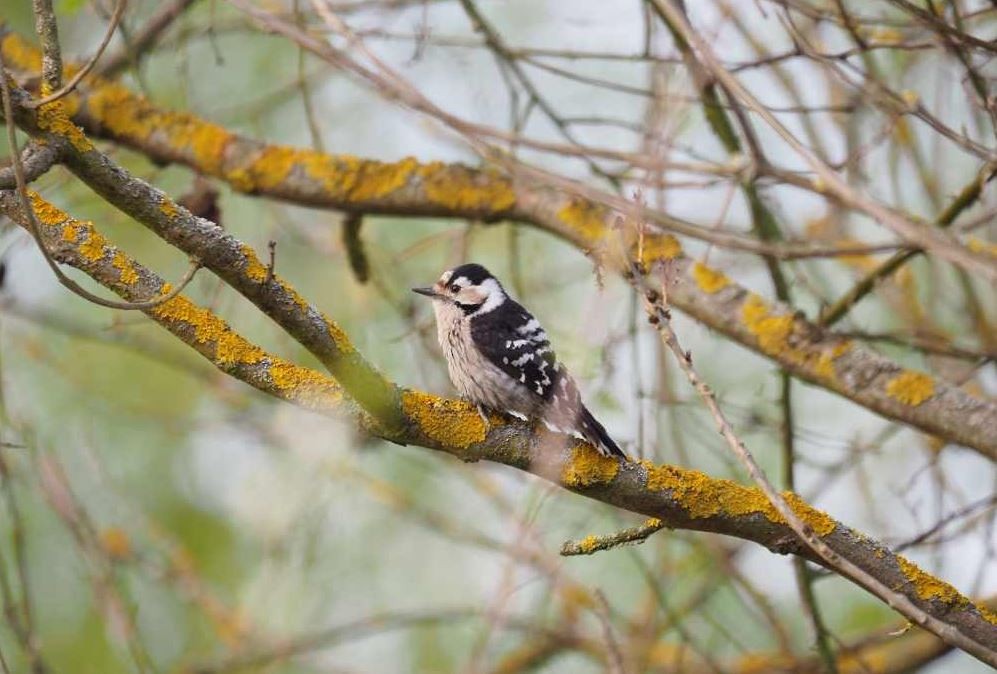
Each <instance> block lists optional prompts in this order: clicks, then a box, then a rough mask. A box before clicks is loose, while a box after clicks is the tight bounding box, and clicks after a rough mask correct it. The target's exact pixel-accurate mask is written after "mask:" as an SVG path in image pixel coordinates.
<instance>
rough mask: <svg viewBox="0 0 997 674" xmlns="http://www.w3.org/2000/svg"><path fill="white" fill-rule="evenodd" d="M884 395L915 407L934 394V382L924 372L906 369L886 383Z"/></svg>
mask: <svg viewBox="0 0 997 674" xmlns="http://www.w3.org/2000/svg"><path fill="white" fill-rule="evenodd" d="M886 395H888V396H890V397H891V398H893V399H894V400H897V401H899V402H901V403H903V404H904V405H910V406H911V407H917V406H918V405H920V404H921V403H923V402H924V401H925V400H927V399H928V398H930V397H931V396H933V395H935V382H934V380H933V379H932V378H931V377H929V376H928V375H926V374H922V373H920V372H912V371H909V370H908V371H906V372H901V373H900V374H899V375H897V376H896V377H894V378H893V379H891V380H890V381H888V382H887V383H886Z"/></svg>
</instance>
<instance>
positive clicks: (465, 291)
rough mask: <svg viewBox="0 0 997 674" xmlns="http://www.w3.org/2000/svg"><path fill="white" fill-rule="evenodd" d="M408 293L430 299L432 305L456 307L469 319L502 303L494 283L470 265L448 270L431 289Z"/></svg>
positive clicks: (486, 273) (502, 294) (481, 269)
mask: <svg viewBox="0 0 997 674" xmlns="http://www.w3.org/2000/svg"><path fill="white" fill-rule="evenodd" d="M412 292H415V293H419V294H420V295H425V296H426V297H431V298H432V299H433V301H434V302H442V303H444V304H452V305H456V306H457V307H459V308H460V309H461V310H462V311H463V312H464V313H465V314H466V315H469V316H476V315H480V314H486V313H488V312H489V311H492V310H493V309H496V308H498V307H499V306H500V305H501V304H502V303H503V302H505V300H506V294H505V289H504V288H502V284H501V283H499V281H498V279H497V278H495V277H494V276H492V274H491V272H489V271H488V270H487V269H485V268H484V267H482V266H481V265H480V264H474V263H470V264H462V265H460V266H459V267H454V268H453V269H448V270H447V271H445V272H443V274H442V275H441V276H440V278H439V280H437V281H436V283H434V284H433V285H432V286H430V287H428V288H412Z"/></svg>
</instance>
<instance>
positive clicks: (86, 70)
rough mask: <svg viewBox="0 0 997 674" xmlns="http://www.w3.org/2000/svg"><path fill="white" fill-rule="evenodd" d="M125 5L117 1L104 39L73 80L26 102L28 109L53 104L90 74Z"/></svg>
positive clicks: (123, 0) (123, 11) (109, 40)
mask: <svg viewBox="0 0 997 674" xmlns="http://www.w3.org/2000/svg"><path fill="white" fill-rule="evenodd" d="M127 5H128V0H118V4H117V5H116V6H115V8H114V13H113V14H112V15H111V22H110V23H109V24H108V26H107V31H106V32H105V33H104V38H103V39H102V40H101V41H100V45H98V47H97V51H96V52H94V55H93V56H92V57H90V60H89V61H87V62H86V63H85V64H84V65H83V67H82V68H80V69H79V70H78V71H77V72H76V74H75V75H73V78H72V79H71V80H69V82H68V83H66V86H64V87H62V88H61V89H59V90H58V91H55V92H53V93H51V94H49V95H48V96H44V97H43V98H40V99H37V100H32V101H28V102H26V103H25V105H26V106H27V107H29V108H40V107H41V106H43V105H46V104H48V103H54V102H55V101H57V100H59V99H60V98H62V97H63V96H66V95H67V94H69V93H71V92H72V91H73V90H74V89H75V88H76V85H78V84H79V83H80V82H82V81H83V78H84V77H86V76H87V75H88V74H90V71H91V70H93V67H94V66H95V65H97V61H99V60H100V57H101V55H102V54H103V53H104V49H106V48H107V45H108V44H109V43H110V42H111V38H112V37H114V31H115V30H117V28H118V23H119V22H120V21H121V17H122V16H123V15H124V13H125V7H126V6H127Z"/></svg>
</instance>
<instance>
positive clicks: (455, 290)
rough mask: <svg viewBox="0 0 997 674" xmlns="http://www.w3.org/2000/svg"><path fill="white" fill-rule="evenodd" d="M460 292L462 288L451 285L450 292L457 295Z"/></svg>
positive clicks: (454, 284)
mask: <svg viewBox="0 0 997 674" xmlns="http://www.w3.org/2000/svg"><path fill="white" fill-rule="evenodd" d="M458 290H460V286H459V285H457V284H456V283H451V284H450V292H452V293H456V292H457V291H458Z"/></svg>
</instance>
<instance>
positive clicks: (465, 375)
mask: <svg viewBox="0 0 997 674" xmlns="http://www.w3.org/2000/svg"><path fill="white" fill-rule="evenodd" d="M412 291H413V292H416V293H419V294H420V295H425V296H426V297H431V298H432V300H433V311H434V313H435V314H436V333H437V337H438V338H439V341H440V347H441V348H442V349H443V354H444V355H445V356H446V359H447V369H448V370H449V372H450V380H451V381H452V382H453V384H454V386H456V387H457V390H458V391H459V392H460V394H461V395H462V396H464V397H465V398H466V399H468V400H469V401H471V402H472V403H474V404H475V405H477V406H478V410H479V412H480V411H481V409H482V407H487V408H490V409H493V410H496V411H502V412H508V413H509V414H512V415H514V416H517V417H520V418H526V419H538V420H540V421H541V422H543V423H544V424H545V425H546V426H547V427H548V428H550V429H552V430H554V431H557V432H559V433H565V434H568V435H573V436H575V437H578V438H581V439H583V440H586V441H588V442H590V443H591V444H592V445H593V446H594V447H595V448H596V449H597V450H599V453H600V454H602V455H604V456H616V457H622V458H626V455H625V454H624V453H623V451H622V450H621V449H620V448H619V446H618V445H617V444H616V443H615V442H613V439H612V438H610V437H609V434H608V433H607V432H606V429H605V428H604V427H603V425H602V424H600V423H599V422H598V420H596V418H595V417H594V416H592V413H591V412H589V411H588V409H587V408H586V407H585V405H584V404H582V400H581V396H580V395H579V393H578V387H577V386H576V385H575V382H574V380H573V379H572V378H571V375H569V374H568V372H567V370H565V368H564V366H563V365H562V364H561V363H559V362H558V360H557V357H556V356H555V355H554V349H553V348H552V347H551V345H550V341H549V340H548V339H547V333H546V332H544V329H543V328H542V327H541V326H540V322H539V321H537V319H536V318H534V317H533V316H532V315H531V314H530V312H529V311H527V310H526V309H524V308H523V307H522V305H520V304H519V303H518V302H516V301H515V300H514V299H512V298H511V297H509V295H508V293H506V291H505V289H504V288H503V287H502V284H501V283H500V282H499V280H498V279H497V278H495V277H494V276H492V274H491V273H489V271H488V270H487V269H485V268H484V267H482V266H481V265H480V264H473V263H471V264H463V265H460V266H459V267H455V268H454V269H450V270H448V271H445V272H443V275H442V276H440V278H439V280H438V281H437V282H436V283H435V284H434V285H433V286H431V287H428V288H412Z"/></svg>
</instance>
